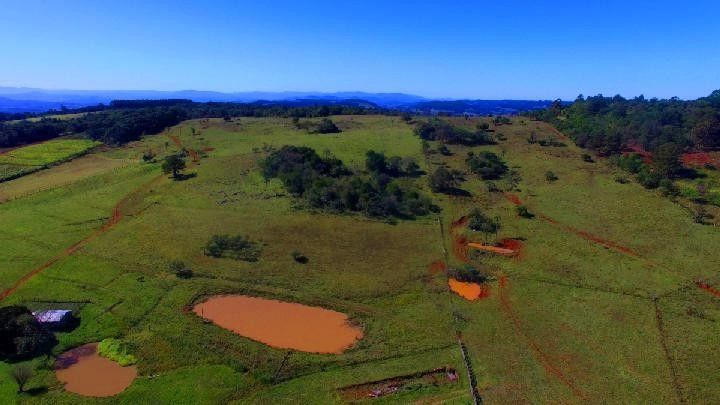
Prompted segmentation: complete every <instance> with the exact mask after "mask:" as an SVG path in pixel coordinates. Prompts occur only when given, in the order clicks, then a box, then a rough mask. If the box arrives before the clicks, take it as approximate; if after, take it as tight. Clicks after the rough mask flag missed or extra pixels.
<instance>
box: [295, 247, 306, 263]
mask: <svg viewBox="0 0 720 405" xmlns="http://www.w3.org/2000/svg"><path fill="white" fill-rule="evenodd" d="M292 258H293V260H295V261H296V262H298V263H300V264H305V263H307V262H308V261H309V260H308V258H307V257H306V256H305V255H303V254H302V253H300V252H298V251H297V250H296V251H294V252H292Z"/></svg>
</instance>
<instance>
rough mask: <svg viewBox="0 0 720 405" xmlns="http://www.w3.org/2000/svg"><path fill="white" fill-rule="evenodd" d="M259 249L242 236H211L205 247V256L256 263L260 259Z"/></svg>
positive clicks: (255, 244) (256, 244)
mask: <svg viewBox="0 0 720 405" xmlns="http://www.w3.org/2000/svg"><path fill="white" fill-rule="evenodd" d="M260 251H261V247H260V245H259V244H258V243H256V242H251V241H250V240H249V239H248V238H246V237H243V236H242V235H236V236H230V235H213V237H212V238H210V240H209V241H208V243H207V244H206V245H205V254H206V255H207V256H212V257H217V258H220V257H229V258H231V259H235V260H244V261H247V262H256V261H258V260H259V259H260Z"/></svg>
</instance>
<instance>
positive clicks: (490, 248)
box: [467, 242, 517, 256]
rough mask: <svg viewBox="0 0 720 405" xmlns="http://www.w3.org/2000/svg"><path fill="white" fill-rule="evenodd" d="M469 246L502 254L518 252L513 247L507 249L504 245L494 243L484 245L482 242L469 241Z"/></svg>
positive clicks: (513, 254)
mask: <svg viewBox="0 0 720 405" xmlns="http://www.w3.org/2000/svg"><path fill="white" fill-rule="evenodd" d="M467 246H468V247H471V248H475V249H479V250H484V251H486V252H492V253H497V254H499V255H502V256H515V255H516V254H517V252H516V251H514V250H512V249H506V248H503V247H499V246H492V245H483V244H482V243H475V242H468V244H467Z"/></svg>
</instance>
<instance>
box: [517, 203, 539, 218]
mask: <svg viewBox="0 0 720 405" xmlns="http://www.w3.org/2000/svg"><path fill="white" fill-rule="evenodd" d="M515 210H516V211H517V214H518V216H520V217H522V218H528V219H530V218H534V217H535V214H533V213H531V212H530V210H528V208H527V207H526V206H524V205H518V206H517V207H516V208H515Z"/></svg>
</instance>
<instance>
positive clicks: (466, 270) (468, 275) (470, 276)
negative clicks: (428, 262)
mask: <svg viewBox="0 0 720 405" xmlns="http://www.w3.org/2000/svg"><path fill="white" fill-rule="evenodd" d="M448 275H449V276H450V277H451V278H454V279H455V280H457V281H463V282H466V283H484V282H486V281H487V279H488V278H487V276H486V275H484V274H482V273H480V271H479V270H478V269H476V268H475V267H473V266H470V265H468V264H466V265H465V266H463V267H460V268H451V269H450V270H448Z"/></svg>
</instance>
